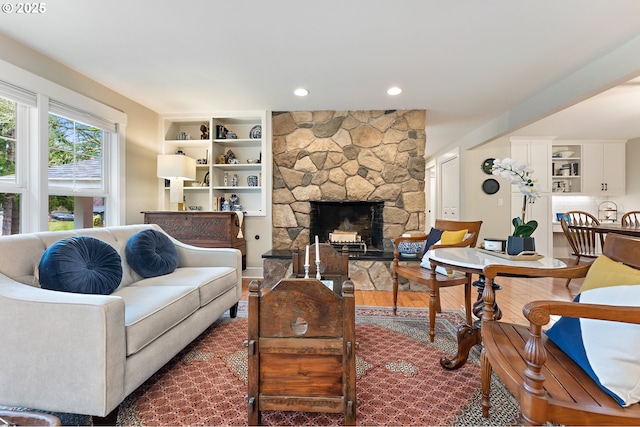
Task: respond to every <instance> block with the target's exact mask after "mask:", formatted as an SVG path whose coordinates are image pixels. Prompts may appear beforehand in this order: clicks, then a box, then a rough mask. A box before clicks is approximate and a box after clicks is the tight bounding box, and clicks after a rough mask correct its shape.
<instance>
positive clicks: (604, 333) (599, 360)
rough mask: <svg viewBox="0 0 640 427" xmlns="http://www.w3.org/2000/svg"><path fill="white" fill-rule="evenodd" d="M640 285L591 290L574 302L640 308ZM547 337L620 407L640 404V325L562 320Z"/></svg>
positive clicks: (587, 320) (564, 317)
mask: <svg viewBox="0 0 640 427" xmlns="http://www.w3.org/2000/svg"><path fill="white" fill-rule="evenodd" d="M637 301H640V285H620V286H613V287H605V288H596V289H590V290H586V291H583V292H581V293H580V294H578V296H576V298H575V299H574V302H580V303H583V304H605V305H616V306H638V305H640V303H638V302H637ZM547 337H548V338H549V339H550V340H551V341H553V342H554V343H555V344H556V345H557V346H558V347H560V349H562V351H564V352H565V353H566V354H567V355H568V356H569V357H571V359H573V361H574V362H576V363H577V364H578V365H579V366H580V367H581V368H582V369H584V371H585V372H586V373H587V374H589V376H590V377H591V378H592V379H593V380H594V381H595V382H596V383H597V384H598V385H599V386H600V388H602V389H603V390H604V391H605V392H607V393H608V394H609V395H610V396H611V397H613V398H614V399H615V400H616V401H617V402H618V403H619V404H620V405H621V406H629V405H631V404H633V403H637V402H638V401H640V325H635V324H629V323H621V322H610V321H605V320H594V319H579V318H574V317H567V316H563V317H561V318H560V319H559V320H558V321H557V322H556V323H555V324H554V325H553V326H552V327H551V328H550V329H549V330H548V331H547Z"/></svg>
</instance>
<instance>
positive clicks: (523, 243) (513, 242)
mask: <svg viewBox="0 0 640 427" xmlns="http://www.w3.org/2000/svg"><path fill="white" fill-rule="evenodd" d="M535 250H536V240H535V239H534V238H533V237H520V236H509V237H508V238H507V254H509V255H518V254H519V253H521V252H533V251H535Z"/></svg>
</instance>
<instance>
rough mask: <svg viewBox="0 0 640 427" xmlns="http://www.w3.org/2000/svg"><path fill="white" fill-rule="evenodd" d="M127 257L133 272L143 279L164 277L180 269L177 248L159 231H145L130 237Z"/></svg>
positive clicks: (126, 250) (126, 248)
mask: <svg viewBox="0 0 640 427" xmlns="http://www.w3.org/2000/svg"><path fill="white" fill-rule="evenodd" d="M125 255H126V257H127V262H128V263H129V265H130V266H131V268H132V269H133V271H135V272H136V273H138V274H139V275H141V276H142V277H156V276H163V275H165V274H169V273H172V272H173V271H174V270H175V269H176V268H177V267H178V251H177V250H176V247H175V246H174V244H173V242H172V241H171V239H169V237H168V236H167V235H166V234H164V233H162V232H160V231H158V230H143V231H139V232H137V233H136V234H134V235H133V236H131V237H129V240H127V246H126V247H125Z"/></svg>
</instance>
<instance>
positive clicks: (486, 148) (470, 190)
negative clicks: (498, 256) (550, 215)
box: [460, 138, 512, 244]
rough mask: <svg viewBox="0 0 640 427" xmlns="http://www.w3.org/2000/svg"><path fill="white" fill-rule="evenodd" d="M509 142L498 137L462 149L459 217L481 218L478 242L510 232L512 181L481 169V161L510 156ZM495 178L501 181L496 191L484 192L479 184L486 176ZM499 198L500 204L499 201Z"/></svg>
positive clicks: (468, 218)
mask: <svg viewBox="0 0 640 427" xmlns="http://www.w3.org/2000/svg"><path fill="white" fill-rule="evenodd" d="M510 153H511V145H510V142H509V139H508V138H500V139H497V140H496V141H493V142H490V143H487V144H485V145H482V146H480V147H476V148H474V149H471V150H466V151H463V152H462V155H461V156H462V157H464V170H463V171H462V178H463V180H464V185H465V191H464V193H462V194H463V197H462V198H463V199H464V201H463V204H462V206H463V209H462V215H461V217H460V219H461V220H465V221H473V220H482V221H483V223H482V228H481V229H480V237H479V238H478V244H480V243H481V242H482V240H483V239H484V238H485V237H489V238H502V239H505V238H506V236H508V235H509V234H511V232H512V230H511V228H512V226H511V184H510V183H509V181H508V180H506V179H502V178H500V177H496V176H492V175H487V174H486V173H484V172H483V171H482V169H481V166H482V162H483V161H484V160H485V159H487V158H499V159H503V158H505V157H509V156H510ZM491 178H494V179H496V180H497V181H498V183H499V184H500V190H498V192H497V193H496V194H492V195H489V194H485V193H484V192H483V191H482V183H483V182H484V181H485V180H486V179H491ZM500 200H502V204H500Z"/></svg>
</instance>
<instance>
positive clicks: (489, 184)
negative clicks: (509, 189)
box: [482, 178, 500, 194]
mask: <svg viewBox="0 0 640 427" xmlns="http://www.w3.org/2000/svg"><path fill="white" fill-rule="evenodd" d="M498 190H500V183H499V182H498V181H496V180H495V179H493V178H489V179H486V180H485V181H484V182H483V183H482V191H484V192H485V193H487V194H496V193H497V192H498Z"/></svg>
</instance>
